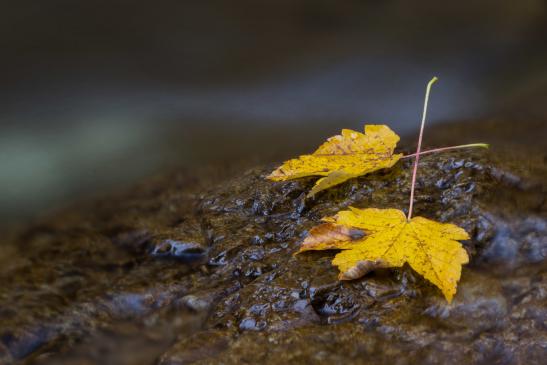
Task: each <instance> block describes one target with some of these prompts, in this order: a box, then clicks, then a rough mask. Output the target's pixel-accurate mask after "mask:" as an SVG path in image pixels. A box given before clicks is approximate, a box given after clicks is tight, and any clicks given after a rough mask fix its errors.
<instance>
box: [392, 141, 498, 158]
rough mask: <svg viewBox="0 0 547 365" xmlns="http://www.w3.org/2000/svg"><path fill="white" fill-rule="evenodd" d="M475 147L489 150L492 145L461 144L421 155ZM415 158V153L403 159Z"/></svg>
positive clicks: (421, 153) (428, 151)
mask: <svg viewBox="0 0 547 365" xmlns="http://www.w3.org/2000/svg"><path fill="white" fill-rule="evenodd" d="M473 147H482V148H489V147H490V145H489V144H488V143H470V144H461V145H458V146H450V147H441V148H435V149H432V150H426V151H422V152H420V155H427V154H429V153H437V152H444V151H449V150H457V149H460V148H473ZM415 156H416V154H415V153H413V154H411V155H404V156H403V157H401V158H410V157H415Z"/></svg>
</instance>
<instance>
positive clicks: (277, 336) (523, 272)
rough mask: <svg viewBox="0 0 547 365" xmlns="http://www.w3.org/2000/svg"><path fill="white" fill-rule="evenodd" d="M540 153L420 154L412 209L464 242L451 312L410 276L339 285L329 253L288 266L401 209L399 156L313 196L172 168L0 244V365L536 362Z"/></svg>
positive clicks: (255, 180) (546, 234) (403, 171)
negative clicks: (320, 237)
mask: <svg viewBox="0 0 547 365" xmlns="http://www.w3.org/2000/svg"><path fill="white" fill-rule="evenodd" d="M535 158H536V160H534V159H526V160H525V161H526V163H522V161H523V160H522V159H521V156H517V157H515V156H514V155H513V154H510V153H505V152H502V151H490V152H489V151H484V150H480V151H477V150H475V151H471V150H466V151H458V152H449V153H444V154H441V155H436V156H427V157H425V156H424V157H423V160H422V162H421V165H420V170H419V173H420V175H419V177H418V182H417V184H418V185H417V196H416V203H415V208H416V215H423V216H425V217H428V218H432V219H436V220H439V221H442V222H452V223H455V224H457V225H459V226H461V227H463V228H465V229H466V230H467V231H468V232H469V233H470V235H471V237H472V238H471V239H470V240H469V241H466V242H463V244H464V246H465V248H466V250H467V251H468V252H469V254H470V256H471V262H470V264H468V265H466V266H465V268H464V270H463V276H462V280H461V282H460V285H459V288H458V293H457V295H456V297H455V299H454V301H453V303H452V304H450V305H449V304H447V303H446V302H445V300H444V299H443V297H442V295H441V293H440V292H439V290H437V289H436V288H435V287H433V286H432V285H430V284H429V283H427V282H425V281H424V280H423V279H422V278H420V277H419V276H418V275H416V274H415V273H414V272H413V271H412V270H411V269H410V268H408V267H404V268H401V269H389V270H379V271H376V272H373V273H370V274H368V275H367V276H365V277H364V278H362V279H360V280H355V281H350V282H339V281H337V279H336V278H337V271H336V268H334V267H332V266H331V264H330V260H331V259H332V257H333V255H334V253H333V252H310V253H305V254H302V255H299V256H297V257H295V256H293V253H294V252H295V251H296V250H297V249H298V245H299V243H300V242H301V240H302V238H303V237H304V235H305V234H306V232H307V230H309V229H310V228H311V227H312V226H313V225H315V224H317V223H318V222H319V220H320V219H321V217H323V216H328V215H333V214H335V213H336V212H337V211H338V210H340V209H344V208H347V207H348V206H350V205H351V206H356V207H361V208H364V207H378V208H388V207H394V208H400V209H403V210H404V209H406V208H407V205H408V196H409V188H410V186H409V181H410V171H411V168H410V167H411V165H410V164H411V161H410V160H405V161H402V162H400V163H399V164H397V165H396V166H395V167H394V168H393V169H391V170H389V171H382V172H378V173H374V174H371V175H369V176H365V177H361V178H358V179H353V180H351V181H348V182H346V183H344V184H343V185H341V186H340V187H337V188H334V189H331V190H328V191H326V192H323V193H321V194H318V196H317V197H316V198H315V199H313V200H306V199H305V196H306V193H307V191H308V190H309V189H310V187H311V186H312V185H313V179H301V180H298V181H294V182H284V183H272V182H269V181H266V180H265V179H264V177H265V176H266V175H267V174H268V173H269V172H270V171H271V170H272V168H273V167H274V165H270V166H264V167H259V168H255V169H251V170H248V171H246V172H245V173H239V174H235V175H236V176H232V177H230V178H222V177H218V176H217V177H215V178H212V177H211V176H212V174H211V173H207V172H203V173H200V174H197V175H195V174H194V175H192V174H189V173H188V172H184V171H181V172H179V173H176V174H172V175H169V176H165V177H163V178H160V179H156V180H154V181H150V182H148V183H146V184H143V185H140V186H138V187H136V188H135V189H133V190H131V191H129V192H127V193H125V194H123V195H120V196H117V197H114V198H112V197H111V198H108V199H104V200H101V201H97V202H94V203H90V204H87V205H85V206H80V207H77V208H73V209H70V210H68V211H66V212H63V213H59V214H57V215H55V216H53V217H51V218H48V219H44V220H42V221H40V222H37V223H35V224H33V225H32V226H30V227H27V228H26V229H24V230H22V231H20V232H18V233H17V234H13V235H12V236H10V238H8V239H7V242H4V243H3V244H2V245H1V246H0V280H1V283H2V285H1V286H0V363H1V364H11V363H19V362H21V363H25V364H50V363H51V364H94V363H97V364H98V363H100V364H109V363H110V364H154V363H157V364H163V365H167V364H187V363H223V364H240V363H272V364H277V363H279V364H281V363H283V364H286V363H349V364H354V363H355V364H416V363H420V364H521V363H522V364H524V363H526V364H540V363H544V361H545V358H546V356H547V322H546V321H547V306H546V304H547V271H546V268H547V264H546V260H545V256H546V255H547V214H546V208H547V202H546V190H545V181H547V180H546V177H547V173H546V172H547V169H546V167H545V155H543V156H539V157H538V156H537V155H536V156H535ZM227 175H229V174H227ZM232 175H234V174H232Z"/></svg>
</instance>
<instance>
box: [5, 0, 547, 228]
mask: <svg viewBox="0 0 547 365" xmlns="http://www.w3.org/2000/svg"><path fill="white" fill-rule="evenodd" d="M546 44H547V3H546V2H545V1H543V0H519V1H500V0H497V1H494V0H491V1H457V2H454V1H451V2H446V1H412V2H411V1H404V0H386V1H334V0H332V1H322V0H314V1H311V0H303V1H298V0H276V1H251V0H247V1H236V0H231V1H203V0H202V1H181V0H178V1H154V2H152V1H140V0H132V1H113V0H110V1H101V0H93V1H88V0H79V1H74V0H72V1H69V0H48V1H38V0H34V1H27V0H17V1H2V2H1V3H0V50H1V58H0V70H1V73H0V100H1V102H0V105H1V107H0V220H1V221H2V224H6V223H12V222H18V221H24V220H27V219H28V218H30V217H33V216H36V215H37V214H40V213H42V212H45V211H47V210H50V209H52V208H55V207H59V206H62V205H64V204H66V203H68V202H70V201H74V200H76V199H84V198H86V197H90V196H93V195H97V194H103V193H105V192H108V191H112V190H116V189H123V187H124V186H126V185H128V184H131V183H133V182H135V181H137V180H139V179H142V178H144V177H146V176H149V175H152V174H155V173H158V172H161V171H164V170H166V169H169V168H173V167H176V166H190V167H196V166H200V165H206V164H214V163H230V161H234V160H242V159H245V160H249V161H257V162H263V161H269V160H272V159H278V158H283V157H287V156H290V155H292V154H295V153H300V152H305V151H309V149H310V148H312V147H313V146H314V145H316V144H317V143H318V142H320V141H321V140H322V139H324V138H325V137H326V136H328V135H329V134H332V133H334V132H336V131H337V130H339V129H340V128H342V127H349V128H361V125H362V122H364V121H365V122H371V123H389V124H390V125H391V126H392V127H393V128H394V129H395V130H396V131H397V132H399V133H400V134H405V133H409V132H412V131H413V130H414V129H416V128H417V126H418V122H419V118H420V114H421V107H422V98H423V91H424V87H425V84H426V83H427V81H428V80H429V79H430V78H431V77H432V76H433V75H437V76H439V77H440V80H441V81H440V82H439V83H438V84H437V85H436V86H435V90H434V94H433V97H432V102H431V105H430V107H431V109H430V122H431V123H439V122H442V121H451V120H452V121H454V120H464V119H465V120H477V121H480V120H486V119H488V118H491V117H492V116H495V115H499V114H500V113H504V112H507V111H509V110H512V111H518V113H521V116H528V115H529V117H530V118H534V117H537V116H536V114H538V113H539V114H541V113H543V112H544V111H545V109H546V108H545V105H544V102H545V101H547V100H545V96H546V95H547V47H546ZM530 100H535V101H536V102H532V103H531V102H529V101H530ZM523 101H527V102H526V107H522V105H523ZM463 142H470V141H462V143H463Z"/></svg>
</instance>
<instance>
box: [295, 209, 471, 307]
mask: <svg viewBox="0 0 547 365" xmlns="http://www.w3.org/2000/svg"><path fill="white" fill-rule="evenodd" d="M325 221H327V222H328V223H324V224H322V225H320V226H317V227H315V228H313V229H312V230H310V233H309V234H308V236H307V237H306V239H305V240H304V242H303V243H302V246H301V248H300V251H299V253H300V252H304V251H309V250H326V249H341V250H342V252H339V253H338V254H337V255H336V256H335V257H334V259H333V261H332V263H333V265H335V266H337V267H338V269H339V270H340V275H339V279H340V280H351V279H357V278H359V277H361V276H363V275H365V274H367V273H368V272H370V271H371V270H374V269H377V268H386V267H401V266H403V264H405V263H408V264H409V265H410V267H412V269H414V271H416V272H417V273H418V274H420V275H422V276H423V277H424V278H426V279H427V280H429V281H430V282H431V283H433V284H434V285H435V286H437V287H438V288H439V289H441V291H442V292H443V294H444V297H445V298H446V300H447V301H448V302H451V301H452V297H453V296H454V294H456V287H457V284H458V281H459V280H460V276H461V266H462V265H463V264H466V263H467V262H468V261H469V258H468V256H467V252H466V251H465V249H464V248H463V247H462V245H461V243H460V242H458V241H460V240H467V239H469V235H468V234H467V232H465V230H463V229H462V228H460V227H458V226H456V225H454V224H449V223H439V222H435V221H432V220H430V219H426V218H422V217H414V218H412V219H411V220H410V221H407V219H406V216H405V214H404V213H403V212H402V211H400V210H398V209H374V208H370V209H357V208H352V207H350V210H344V211H341V212H339V213H338V214H336V215H335V216H334V217H329V218H326V219H325ZM359 229H360V230H362V231H363V232H364V233H366V236H364V237H362V238H354V237H355V233H353V234H352V233H351V232H355V230H359Z"/></svg>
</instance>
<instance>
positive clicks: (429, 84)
mask: <svg viewBox="0 0 547 365" xmlns="http://www.w3.org/2000/svg"><path fill="white" fill-rule="evenodd" d="M437 80H438V78H437V77H433V78H432V79H431V80H430V81H429V82H428V83H427V88H426V90H425V100H424V111H423V113H422V124H421V125H420V135H419V137H418V148H416V158H415V159H414V168H413V170H412V185H411V186H410V205H409V207H408V216H407V220H408V221H410V219H411V218H412V206H413V205H414V188H415V186H416V173H417V172H418V162H419V161H420V150H421V148H422V137H423V135H424V126H425V118H426V115H427V103H428V101H429V92H430V91H431V86H432V85H433V84H434V83H435V82H437Z"/></svg>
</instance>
